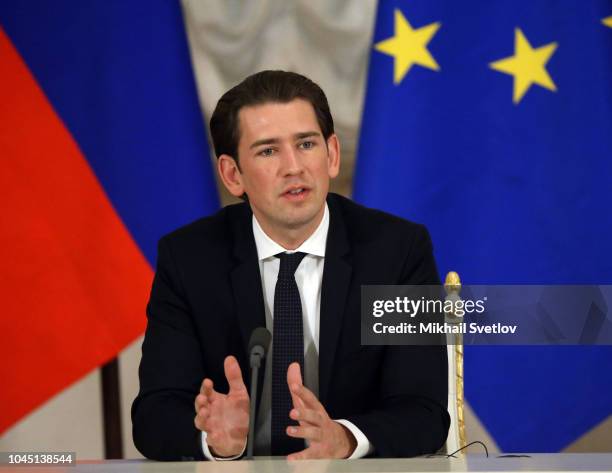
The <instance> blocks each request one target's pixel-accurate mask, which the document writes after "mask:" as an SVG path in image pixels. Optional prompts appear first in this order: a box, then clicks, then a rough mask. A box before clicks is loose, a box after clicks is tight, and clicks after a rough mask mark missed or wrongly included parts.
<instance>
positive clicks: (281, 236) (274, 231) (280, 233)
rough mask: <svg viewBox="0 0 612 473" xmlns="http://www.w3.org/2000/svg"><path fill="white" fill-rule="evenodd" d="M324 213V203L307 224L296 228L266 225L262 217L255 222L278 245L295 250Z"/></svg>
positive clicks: (318, 223) (309, 234) (311, 231)
mask: <svg viewBox="0 0 612 473" xmlns="http://www.w3.org/2000/svg"><path fill="white" fill-rule="evenodd" d="M324 214H325V205H323V207H321V210H320V211H319V213H318V214H317V215H316V217H315V218H313V219H312V221H311V222H308V224H306V225H303V226H300V227H296V228H292V227H282V228H278V227H276V226H274V225H268V224H267V222H265V221H263V219H257V222H258V223H259V225H260V227H261V229H262V230H263V231H264V232H265V234H266V235H268V237H270V238H271V239H272V240H274V241H275V242H276V243H278V244H279V245H280V246H282V247H283V248H285V249H286V250H295V249H297V248H299V247H300V245H301V244H302V243H304V242H305V241H306V240H308V238H310V236H312V234H313V233H314V232H315V231H316V229H317V228H318V227H319V225H320V224H321V221H322V220H323V215H324ZM255 218H257V215H256V216H255Z"/></svg>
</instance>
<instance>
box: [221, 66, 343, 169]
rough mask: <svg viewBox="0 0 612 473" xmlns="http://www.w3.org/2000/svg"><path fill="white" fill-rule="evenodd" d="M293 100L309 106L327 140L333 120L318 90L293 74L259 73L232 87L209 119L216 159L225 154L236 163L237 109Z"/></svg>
mask: <svg viewBox="0 0 612 473" xmlns="http://www.w3.org/2000/svg"><path fill="white" fill-rule="evenodd" d="M294 99H304V100H306V101H308V102H310V104H311V105H312V107H313V108H314V112H315V115H316V117H317V122H318V123H319V127H320V128H321V133H323V137H324V138H325V140H327V139H328V138H329V137H330V136H331V135H332V134H333V133H334V120H333V118H332V116H331V112H330V110H329V104H328V103H327V97H326V96H325V93H324V92H323V90H322V89H321V87H319V86H318V85H317V84H316V83H314V82H313V81H311V80H310V79H309V78H308V77H304V76H303V75H301V74H297V73H295V72H287V71H261V72H258V73H256V74H253V75H251V76H249V77H247V78H246V79H244V80H243V81H242V82H241V83H240V84H238V85H236V86H235V87H232V88H231V89H230V90H228V91H227V92H226V93H225V94H223V96H222V97H221V98H220V99H219V102H217V106H216V107H215V111H214V112H213V114H212V117H211V118H210V134H211V137H212V141H213V146H214V148H215V154H216V155H217V158H218V157H219V156H221V155H222V154H227V155H229V156H231V157H232V158H234V159H235V160H236V162H238V142H239V141H240V130H239V127H238V113H239V112H240V109H242V108H243V107H249V106H253V105H262V104H265V103H288V102H291V101H292V100H294Z"/></svg>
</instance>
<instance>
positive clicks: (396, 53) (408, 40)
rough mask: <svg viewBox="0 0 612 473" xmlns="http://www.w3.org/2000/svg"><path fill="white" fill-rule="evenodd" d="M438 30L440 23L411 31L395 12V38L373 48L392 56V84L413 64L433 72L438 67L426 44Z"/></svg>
mask: <svg viewBox="0 0 612 473" xmlns="http://www.w3.org/2000/svg"><path fill="white" fill-rule="evenodd" d="M438 28H440V23H431V24H429V25H427V26H423V27H421V28H419V29H416V30H415V29H413V28H412V26H410V23H408V20H407V19H406V17H405V16H404V15H403V14H402V12H401V11H400V10H398V9H396V10H395V36H393V37H391V38H388V39H385V40H384V41H381V42H379V43H376V45H375V46H374V47H375V48H376V50H377V51H379V52H381V53H384V54H388V55H389V56H393V59H394V60H395V61H394V67H393V83H394V84H396V85H397V84H399V83H400V82H401V81H402V79H403V78H404V77H405V76H406V74H408V71H409V70H410V68H411V67H412V66H413V65H414V64H418V65H419V66H423V67H427V68H429V69H432V70H434V71H438V70H440V66H438V63H437V62H436V60H435V59H434V58H433V56H432V55H431V54H430V53H429V51H428V50H427V44H428V43H429V42H430V41H431V39H432V38H433V36H434V35H435V34H436V31H438Z"/></svg>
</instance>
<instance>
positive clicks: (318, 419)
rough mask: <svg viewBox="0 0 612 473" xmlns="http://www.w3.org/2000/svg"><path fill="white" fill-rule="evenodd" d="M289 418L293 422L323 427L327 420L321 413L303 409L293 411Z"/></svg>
mask: <svg viewBox="0 0 612 473" xmlns="http://www.w3.org/2000/svg"><path fill="white" fill-rule="evenodd" d="M289 417H291V418H292V419H293V420H297V421H298V422H299V423H300V424H308V425H316V426H319V427H320V426H321V425H322V424H323V422H324V421H325V419H324V418H323V416H322V414H321V413H320V412H319V411H315V410H313V409H308V408H306V407H301V408H299V409H291V412H289Z"/></svg>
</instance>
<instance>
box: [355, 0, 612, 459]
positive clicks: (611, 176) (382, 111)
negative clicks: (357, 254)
mask: <svg viewBox="0 0 612 473" xmlns="http://www.w3.org/2000/svg"><path fill="white" fill-rule="evenodd" d="M611 58H612V3H611V2H610V1H608V0H605V1H604V0H601V1H595V0H593V1H589V2H583V1H579V0H574V1H572V0H565V1H563V2H558V1H544V0H539V1H529V2H528V1H520V2H516V1H495V2H487V1H466V2H452V1H443V0H438V1H432V0H422V1H419V0H412V1H381V2H380V5H379V8H378V12H377V21H376V28H375V33H374V38H373V46H372V52H371V59H370V66H369V74H368V85H367V95H366V103H365V109H364V115H363V121H362V131H361V139H360V144H359V152H358V160H357V169H356V177H355V192H354V196H355V199H356V200H358V201H360V202H362V203H364V204H366V205H369V206H372V207H377V208H382V209H385V210H387V211H389V212H392V213H395V214H398V215H402V216H405V217H408V218H410V219H413V220H416V221H420V222H423V223H425V224H426V225H427V226H428V228H429V229H430V231H431V233H432V238H433V241H434V245H435V247H436V257H437V260H438V264H439V267H440V271H441V273H442V274H444V273H445V272H446V271H449V270H456V271H458V272H459V273H460V275H461V277H462V279H463V281H464V282H465V283H467V284H486V283H497V284H502V283H527V284H530V283H542V284H544V283H546V284H570V283H573V284H581V283H598V284H606V283H607V284H610V283H612V254H611V252H610V241H612V217H611V206H612V197H611V190H612V60H611ZM611 348H612V347H563V348H562V347H554V348H553V347H467V348H466V359H465V364H466V366H465V369H466V383H465V389H466V398H467V400H468V402H469V403H470V405H471V406H472V407H473V408H474V409H475V411H476V413H477V414H478V416H479V418H480V419H481V421H483V423H484V424H485V427H486V428H487V429H488V430H489V432H490V433H491V434H492V435H493V437H494V438H495V440H496V441H497V442H498V444H499V446H500V447H501V448H502V449H503V450H505V451H558V450H561V449H563V448H564V447H566V446H567V445H569V444H570V443H572V442H573V441H575V440H576V439H577V438H578V437H580V436H581V435H582V434H584V433H585V432H587V431H588V430H590V429H591V428H593V427H594V426H595V425H596V424H597V423H599V422H601V421H603V420H605V419H606V418H607V417H608V416H609V415H610V414H611V413H612V397H611V396H610V394H609V393H610V392H612V376H610V366H612V350H611Z"/></svg>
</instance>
